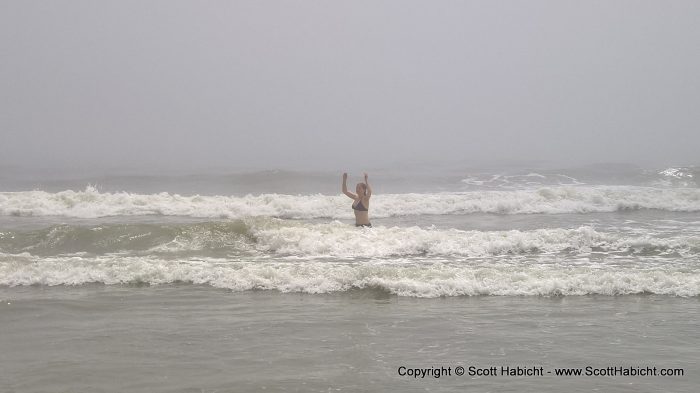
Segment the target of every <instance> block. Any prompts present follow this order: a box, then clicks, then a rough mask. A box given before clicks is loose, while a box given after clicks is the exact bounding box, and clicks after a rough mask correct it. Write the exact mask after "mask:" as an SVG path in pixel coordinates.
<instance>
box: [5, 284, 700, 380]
mask: <svg viewBox="0 0 700 393" xmlns="http://www.w3.org/2000/svg"><path fill="white" fill-rule="evenodd" d="M0 299H2V303H0V325H1V327H2V331H3V334H2V335H0V369H2V370H3V373H2V376H1V377H0V380H1V383H0V384H1V385H2V386H4V387H5V388H4V389H3V391H5V392H29V391H33V392H38V391H45V392H68V391H70V392H114V391H130V392H241V391H271V392H328V391H341V392H342V391H345V392H358V391H416V392H417V391H430V392H452V391H478V392H487V391H518V392H540V391H570V390H572V389H573V390H576V391H604V392H658V391H674V392H690V391H694V388H695V387H696V386H698V384H699V383H700V365H699V363H698V361H699V360H700V356H699V355H698V352H697V348H698V347H700V336H699V335H698V334H697V326H698V324H699V323H700V301H699V300H698V299H697V298H678V297H668V296H621V297H619V296H575V297H531V296H530V297H493V296H486V297H482V296H479V297H453V298H438V299H416V298H405V297H397V296H394V295H388V294H387V293H386V292H383V291H376V290H361V291H350V292H344V293H334V294H325V295H308V294H281V293H278V292H275V291H248V292H231V291H228V290H221V289H214V288H211V287H207V286H204V287H202V286H193V285H166V286H157V287H134V286H129V287H125V286H102V285H88V286H81V287H65V286H59V287H36V286H32V287H19V288H1V289H0ZM401 366H406V367H409V368H415V367H421V368H430V367H451V368H452V369H453V370H454V369H455V367H457V366H462V367H466V368H467V369H468V367H469V366H477V367H483V368H488V367H491V366H496V367H499V368H500V367H501V366H511V367H516V366H520V367H543V369H544V370H546V371H552V372H553V370H554V369H555V368H567V367H586V366H593V367H596V368H605V367H608V366H624V367H657V368H659V369H660V368H682V369H683V370H684V375H682V376H674V377H661V376H656V377H652V376H646V377H641V376H637V377H624V376H619V377H601V376H590V377H585V376H579V377H563V376H554V375H549V374H545V375H544V376H542V377H539V376H529V377H528V376H521V377H511V376H483V377H470V376H468V375H464V376H456V375H454V374H452V375H451V376H447V375H446V376H442V377H440V378H439V379H436V378H433V377H426V378H422V379H421V378H418V379H414V378H412V377H408V376H401V375H399V372H398V369H399V367H401ZM546 371H545V372H546ZM453 372H454V371H453Z"/></svg>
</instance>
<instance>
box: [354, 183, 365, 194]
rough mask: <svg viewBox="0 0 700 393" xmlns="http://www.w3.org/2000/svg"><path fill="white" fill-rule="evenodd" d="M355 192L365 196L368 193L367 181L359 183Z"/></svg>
mask: <svg viewBox="0 0 700 393" xmlns="http://www.w3.org/2000/svg"><path fill="white" fill-rule="evenodd" d="M355 192H357V195H359V196H364V195H366V194H367V185H366V184H365V183H357V185H356V186H355Z"/></svg>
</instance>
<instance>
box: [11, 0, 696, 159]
mask: <svg viewBox="0 0 700 393" xmlns="http://www.w3.org/2000/svg"><path fill="white" fill-rule="evenodd" d="M699 70H700V2H698V1H609V0H605V1H562V0H557V1H404V0H401V1H382V0H380V1H377V0H372V1H344V2H340V1H240V0H235V1H189V2H184V1H170V0H168V1H124V0H119V1H94V0H86V1H9V0H8V1H3V2H1V3H0V140H1V141H0V164H4V165H19V166H47V167H51V166H54V167H55V166H58V167H60V166H84V165H89V166H92V167H102V166H104V167H119V166H143V167H149V166H157V167H161V168H193V167H209V166H216V167H225V168H232V169H235V168H242V167H259V168H291V169H294V168H311V169H314V168H315V169H319V170H321V169H327V168H329V167H332V168H343V167H354V168H360V167H362V166H365V165H366V166H373V165H384V164H388V163H396V162H402V161H411V160H418V161H424V160H426V161H427V160H452V161H459V160H466V161H468V162H481V161H483V162H486V161H493V160H533V159H544V160H552V161H555V162H580V163H586V162H600V161H614V162H633V163H639V164H649V163H650V164H654V165H657V164H658V165H664V164H676V165H678V164H698V163H699V162H698V156H699V155H698V150H699V149H698V148H700V71H699Z"/></svg>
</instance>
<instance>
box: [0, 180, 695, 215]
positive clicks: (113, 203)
mask: <svg viewBox="0 0 700 393" xmlns="http://www.w3.org/2000/svg"><path fill="white" fill-rule="evenodd" d="M628 209H660V210H669V211H700V189H697V188H685V189H663V188H649V187H631V186H625V187H621V186H618V187H612V186H596V187H593V186H577V187H548V188H539V189H533V190H518V191H471V192H461V193H437V194H413V193H411V194H377V195H375V196H374V197H373V198H372V202H371V206H370V212H371V216H372V217H390V216H403V215H420V214H469V213H496V214H531V213H552V214H556V213H588V212H613V211H618V210H628ZM153 214H155V215H168V216H171V215H172V216H191V217H212V218H242V217H253V216H270V217H281V218H302V219H303V218H344V219H345V218H351V217H352V211H351V209H350V200H349V199H348V198H346V197H344V196H327V195H321V194H313V195H285V194H262V195H247V196H241V197H236V196H200V195H195V196H183V195H178V194H168V193H160V194H150V195H142V194H131V193H126V192H121V193H107V192H99V191H97V190H96V189H95V188H92V187H88V188H87V189H85V190H84V191H62V192H57V193H49V192H44V191H26V192H3V193H0V215H15V216H66V217H78V218H95V217H104V216H134V215H153Z"/></svg>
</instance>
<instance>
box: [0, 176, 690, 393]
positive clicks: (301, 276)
mask: <svg viewBox="0 0 700 393" xmlns="http://www.w3.org/2000/svg"><path fill="white" fill-rule="evenodd" d="M436 173H438V174H436ZM698 174H699V171H698V169H697V168H694V167H674V168H652V169H642V168H638V167H634V166H620V165H598V166H589V167H582V168H568V169H546V168H526V169H523V168H498V169H494V168H489V169H473V168H467V169H465V168H461V169H452V170H449V171H440V172H433V173H431V172H429V171H423V172H417V173H411V174H402V173H400V172H397V171H389V170H385V171H377V173H376V174H375V173H370V181H371V183H372V186H373V189H374V195H373V197H372V200H371V204H370V219H371V221H372V223H373V228H361V229H358V228H355V227H354V225H353V215H352V210H351V209H350V204H351V200H350V199H348V198H347V197H345V196H343V195H341V194H340V192H339V188H340V176H339V174H336V173H325V172H284V171H263V172H250V173H233V174H230V173H225V174H211V173H210V174H199V175H187V176H181V175H180V176H173V175H152V176H134V175H109V176H107V175H99V176H95V175H91V176H84V175H83V176H80V175H75V176H38V175H37V176H35V175H31V176H30V175H27V174H24V173H23V174H17V173H10V172H9V171H6V172H4V173H2V174H0V186H1V187H2V188H1V189H0V300H2V303H1V304H0V328H2V330H3V332H4V334H3V335H2V338H0V353H2V355H0V369H2V370H5V372H3V375H2V376H0V385H4V386H8V388H7V389H6V390H7V391H13V392H14V391H16V392H24V391H52V392H53V391H57V392H64V391H70V392H75V391H86V392H88V391H90V392H92V391H164V392H165V391H193V392H194V391H196V392H200V391H212V392H213V391H217V392H222V391H260V390H263V389H265V390H267V391H391V390H396V391H413V390H415V391H454V389H461V390H469V391H509V390H511V391H559V390H561V389H564V388H566V387H569V386H571V384H572V383H573V384H575V385H576V386H578V387H579V388H581V389H583V390H585V391H597V390H601V391H635V392H639V391H659V389H661V390H665V389H668V391H692V387H693V386H697V384H698V382H700V377H699V376H698V375H699V374H698V373H699V372H700V370H699V369H698V360H700V353H699V352H697V350H691V349H692V348H695V349H697V348H698V344H700V342H699V339H698V335H697V334H696V330H697V329H696V328H697V326H698V325H697V324H698V318H699V316H698V309H699V304H698V299H699V298H698V296H699V295H700V188H699V187H698V185H699V184H698V183H697V176H698ZM354 180H359V179H354ZM352 181H353V179H352V178H351V182H352ZM459 365H462V366H464V367H467V368H468V365H476V366H479V367H481V366H483V367H486V366H498V367H501V366H502V365H505V366H512V367H516V366H522V367H540V366H541V367H544V368H546V369H547V370H549V371H552V372H554V371H553V370H554V368H559V367H580V366H584V367H585V365H590V366H592V367H607V366H625V367H641V366H644V367H647V366H649V367H658V368H664V367H668V368H671V369H682V370H683V375H676V376H673V377H671V376H665V377H661V376H656V377H645V378H643V377H639V376H637V377H629V376H622V377H611V376H590V377H585V376H580V377H564V376H553V375H545V376H543V377H541V378H538V377H534V376H520V377H510V376H503V375H499V376H488V377H487V376H468V375H465V376H461V377H458V376H455V375H451V376H443V377H441V378H428V379H426V378H417V379H411V378H408V377H407V376H402V375H400V372H399V367H401V366H405V367H407V368H411V367H413V368H416V367H417V368H423V369H427V368H434V367H443V366H445V367H452V368H454V367H457V366H459ZM270 369H274V372H273V371H271V370H270ZM115 372H117V373H119V375H120V376H121V377H120V378H115V376H114V373H115Z"/></svg>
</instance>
